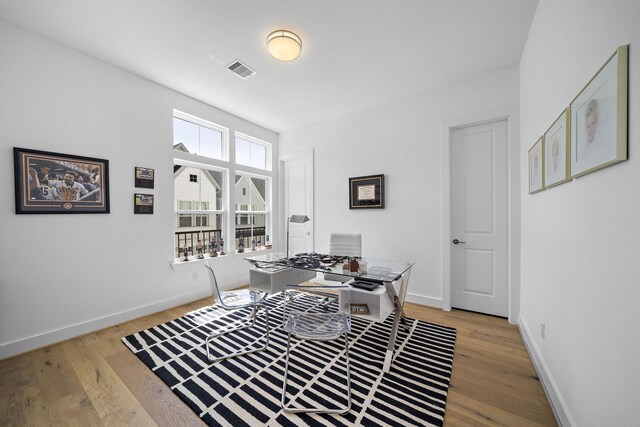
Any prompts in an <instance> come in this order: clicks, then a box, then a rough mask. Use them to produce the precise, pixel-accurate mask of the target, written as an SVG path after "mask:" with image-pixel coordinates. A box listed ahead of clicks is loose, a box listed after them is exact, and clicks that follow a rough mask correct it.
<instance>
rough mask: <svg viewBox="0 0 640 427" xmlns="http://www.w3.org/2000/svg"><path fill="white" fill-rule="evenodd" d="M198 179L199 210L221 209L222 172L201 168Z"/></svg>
mask: <svg viewBox="0 0 640 427" xmlns="http://www.w3.org/2000/svg"><path fill="white" fill-rule="evenodd" d="M201 174H202V175H201V178H202V179H200V201H201V202H200V206H199V207H198V208H197V209H199V210H206V209H211V210H219V209H222V185H223V183H222V177H223V173H222V172H220V171H216V170H209V169H202V170H201Z"/></svg>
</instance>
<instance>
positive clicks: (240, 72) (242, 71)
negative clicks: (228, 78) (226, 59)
mask: <svg viewBox="0 0 640 427" xmlns="http://www.w3.org/2000/svg"><path fill="white" fill-rule="evenodd" d="M227 68H228V69H230V70H231V71H233V72H234V73H235V74H236V75H237V76H238V77H241V78H243V79H248V78H249V77H251V76H253V75H254V74H256V70H254V69H252V68H251V67H249V66H248V65H247V64H244V63H242V62H240V60H239V59H236V60H235V61H233V62H232V63H231V65H229V66H228V67H227Z"/></svg>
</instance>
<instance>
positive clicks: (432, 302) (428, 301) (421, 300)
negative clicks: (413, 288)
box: [404, 292, 442, 308]
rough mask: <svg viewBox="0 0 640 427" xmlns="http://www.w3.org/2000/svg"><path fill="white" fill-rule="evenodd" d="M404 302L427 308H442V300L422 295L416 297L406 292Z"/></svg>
mask: <svg viewBox="0 0 640 427" xmlns="http://www.w3.org/2000/svg"><path fill="white" fill-rule="evenodd" d="M404 300H405V301H407V302H412V303H415V304H420V305H426V306H429V307H435V308H442V298H433V297H425V296H424V295H417V294H412V293H409V292H407V295H406V296H405V298H404Z"/></svg>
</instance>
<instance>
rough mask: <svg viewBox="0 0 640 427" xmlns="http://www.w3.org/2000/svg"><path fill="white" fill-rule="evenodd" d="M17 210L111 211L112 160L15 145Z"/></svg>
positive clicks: (59, 212) (47, 212) (49, 212)
mask: <svg viewBox="0 0 640 427" xmlns="http://www.w3.org/2000/svg"><path fill="white" fill-rule="evenodd" d="M13 165H14V173H15V198H16V213H17V214H63V213H109V161H108V160H104V159H96V158H93V157H84V156H75V155H71V154H62V153H52V152H49V151H38V150H29V149H26V148H17V147H14V148H13Z"/></svg>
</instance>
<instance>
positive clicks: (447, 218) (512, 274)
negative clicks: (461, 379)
mask: <svg viewBox="0 0 640 427" xmlns="http://www.w3.org/2000/svg"><path fill="white" fill-rule="evenodd" d="M501 120H506V121H507V175H508V182H507V206H508V207H507V210H508V212H507V222H508V224H507V292H508V297H507V300H508V308H507V312H508V314H509V316H508V319H509V322H510V323H512V324H517V323H518V316H519V314H520V192H521V189H520V161H521V160H520V138H519V133H520V126H519V123H520V116H519V107H517V106H514V107H509V108H505V109H501V110H496V111H491V112H487V113H480V114H476V115H473V116H468V117H461V118H457V119H451V120H447V121H443V122H442V125H441V126H442V127H441V138H440V139H441V144H442V145H441V146H442V309H443V310H446V311H451V137H452V135H451V134H452V131H454V130H456V129H460V128H464V127H468V126H475V125H481V124H486V123H491V122H497V121H501Z"/></svg>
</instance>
